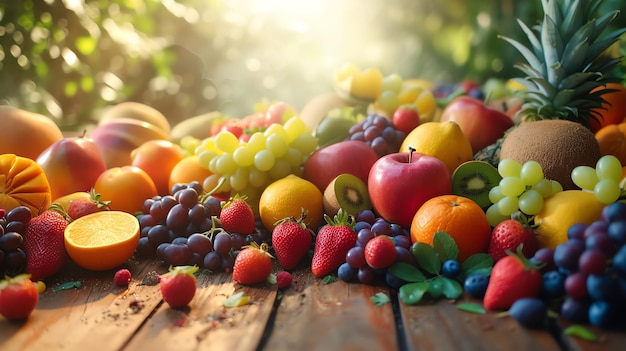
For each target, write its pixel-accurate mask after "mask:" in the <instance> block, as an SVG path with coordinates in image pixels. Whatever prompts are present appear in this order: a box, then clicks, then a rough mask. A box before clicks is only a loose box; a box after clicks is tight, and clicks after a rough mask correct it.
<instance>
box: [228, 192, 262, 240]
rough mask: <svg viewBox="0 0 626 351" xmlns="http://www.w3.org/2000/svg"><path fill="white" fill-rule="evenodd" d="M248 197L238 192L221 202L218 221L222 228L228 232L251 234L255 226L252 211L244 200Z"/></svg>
mask: <svg viewBox="0 0 626 351" xmlns="http://www.w3.org/2000/svg"><path fill="white" fill-rule="evenodd" d="M247 198H248V197H247V196H245V195H243V196H240V195H239V194H237V195H235V196H234V197H232V198H230V200H229V201H227V202H225V203H224V204H222V211H221V212H220V217H219V218H220V222H221V223H222V228H224V230H225V231H227V232H229V233H239V234H244V235H247V234H252V232H254V228H255V224H256V223H255V219H254V212H253V211H252V207H250V205H249V204H248V203H247V202H246V199H247Z"/></svg>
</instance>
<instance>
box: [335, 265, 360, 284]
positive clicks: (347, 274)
mask: <svg viewBox="0 0 626 351" xmlns="http://www.w3.org/2000/svg"><path fill="white" fill-rule="evenodd" d="M358 271H359V269H358V268H354V267H351V266H350V265H349V264H347V263H343V264H342V265H341V266H339V268H338V269H337V276H338V277H339V279H341V280H343V281H344V282H351V281H353V280H355V279H356V275H357V273H358Z"/></svg>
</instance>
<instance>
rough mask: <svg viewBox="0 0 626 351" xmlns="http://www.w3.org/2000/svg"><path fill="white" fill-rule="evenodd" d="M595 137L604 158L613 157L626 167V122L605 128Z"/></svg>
mask: <svg viewBox="0 0 626 351" xmlns="http://www.w3.org/2000/svg"><path fill="white" fill-rule="evenodd" d="M594 136H595V138H596V140H597V141H598V145H599V146H600V154H601V155H602V156H604V155H613V156H615V157H617V158H618V159H619V160H620V162H621V163H622V165H626V122H622V123H618V124H609V125H607V126H604V127H602V128H600V130H598V131H597V132H596V133H595V134H594Z"/></svg>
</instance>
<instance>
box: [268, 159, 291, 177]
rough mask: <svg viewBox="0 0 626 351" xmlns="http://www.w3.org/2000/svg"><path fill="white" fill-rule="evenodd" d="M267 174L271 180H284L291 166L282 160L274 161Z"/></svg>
mask: <svg viewBox="0 0 626 351" xmlns="http://www.w3.org/2000/svg"><path fill="white" fill-rule="evenodd" d="M268 173H269V175H270V177H271V178H272V179H281V178H284V177H286V176H287V175H289V174H290V173H291V164H289V161H287V160H285V159H284V158H279V159H276V161H275V162H274V166H272V168H271V169H270V170H269V171H268Z"/></svg>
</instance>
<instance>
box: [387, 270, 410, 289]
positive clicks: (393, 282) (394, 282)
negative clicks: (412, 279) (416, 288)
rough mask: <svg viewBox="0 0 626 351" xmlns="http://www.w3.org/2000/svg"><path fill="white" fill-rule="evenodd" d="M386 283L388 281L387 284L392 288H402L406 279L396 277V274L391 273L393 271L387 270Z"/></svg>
mask: <svg viewBox="0 0 626 351" xmlns="http://www.w3.org/2000/svg"><path fill="white" fill-rule="evenodd" d="M385 283H387V286H389V287H390V288H392V289H400V287H402V285H404V284H406V281H404V280H402V279H400V278H398V277H396V276H395V275H393V274H391V272H389V271H387V272H385Z"/></svg>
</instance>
